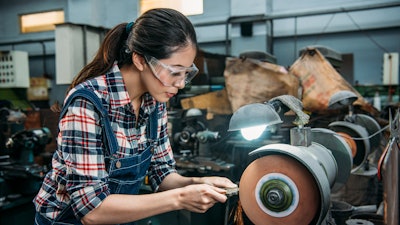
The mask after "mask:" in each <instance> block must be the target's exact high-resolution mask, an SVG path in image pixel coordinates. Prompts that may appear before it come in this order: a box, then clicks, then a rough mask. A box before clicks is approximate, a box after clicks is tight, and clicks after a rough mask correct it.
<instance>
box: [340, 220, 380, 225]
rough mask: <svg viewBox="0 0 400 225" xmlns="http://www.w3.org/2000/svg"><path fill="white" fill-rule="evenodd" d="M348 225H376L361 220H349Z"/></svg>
mask: <svg viewBox="0 0 400 225" xmlns="http://www.w3.org/2000/svg"><path fill="white" fill-rule="evenodd" d="M346 225H374V224H373V223H372V222H369V221H368V220H361V219H349V220H346Z"/></svg>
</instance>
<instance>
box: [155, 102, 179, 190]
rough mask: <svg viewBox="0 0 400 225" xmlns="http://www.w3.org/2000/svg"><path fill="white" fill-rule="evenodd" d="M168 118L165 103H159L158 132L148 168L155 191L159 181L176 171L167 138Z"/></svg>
mask: <svg viewBox="0 0 400 225" xmlns="http://www.w3.org/2000/svg"><path fill="white" fill-rule="evenodd" d="M167 124H168V118H167V110H166V108H165V104H161V107H160V108H159V114H158V129H157V131H158V134H157V140H156V146H155V149H154V155H153V158H152V160H151V164H150V168H149V180H150V184H151V187H152V189H153V191H157V190H158V188H159V186H160V184H161V182H162V181H163V180H164V178H165V177H166V176H168V175H169V174H170V173H176V172H177V171H176V169H175V160H174V156H173V151H172V148H171V144H170V142H169V138H168V130H167Z"/></svg>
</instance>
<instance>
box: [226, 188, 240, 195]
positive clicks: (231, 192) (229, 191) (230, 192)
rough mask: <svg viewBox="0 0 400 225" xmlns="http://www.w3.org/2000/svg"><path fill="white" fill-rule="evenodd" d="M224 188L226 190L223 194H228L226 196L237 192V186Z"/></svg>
mask: <svg viewBox="0 0 400 225" xmlns="http://www.w3.org/2000/svg"><path fill="white" fill-rule="evenodd" d="M225 190H226V193H225V195H226V196H228V197H230V196H234V195H238V194H239V187H234V188H227V189H225Z"/></svg>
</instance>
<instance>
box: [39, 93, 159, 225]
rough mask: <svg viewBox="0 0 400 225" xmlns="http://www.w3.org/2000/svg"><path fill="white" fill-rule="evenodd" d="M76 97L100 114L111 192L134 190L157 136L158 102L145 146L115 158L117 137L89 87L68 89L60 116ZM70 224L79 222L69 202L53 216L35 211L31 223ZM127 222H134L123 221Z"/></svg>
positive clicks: (99, 101) (148, 160) (151, 118)
mask: <svg viewBox="0 0 400 225" xmlns="http://www.w3.org/2000/svg"><path fill="white" fill-rule="evenodd" d="M76 97H83V98H86V99H87V100H89V101H90V102H92V103H93V105H94V106H95V107H96V109H97V111H98V112H99V113H100V116H101V120H102V121H101V124H102V131H103V136H104V138H103V140H104V142H105V144H106V149H107V151H106V153H105V160H106V168H109V169H108V174H109V177H108V178H106V179H108V181H107V182H108V186H109V189H110V193H111V194H137V193H138V192H139V189H140V187H141V185H142V183H143V179H144V178H145V176H146V172H147V169H148V168H149V165H150V162H151V158H152V155H153V151H154V141H155V139H156V137H157V122H158V118H157V116H158V115H157V112H158V111H157V110H158V104H157V105H156V110H155V111H153V113H151V114H150V117H149V124H148V125H147V139H148V141H149V143H150V144H149V146H148V147H147V148H146V149H145V150H144V151H143V152H141V153H137V154H135V155H132V156H129V157H125V158H115V157H114V153H115V152H116V150H117V149H118V143H117V139H116V137H115V134H114V132H113V130H112V127H111V124H110V121H109V119H108V112H107V111H106V110H105V109H104V107H103V105H102V103H101V100H100V99H99V97H98V96H97V95H96V94H95V93H94V92H92V91H90V90H88V89H79V90H77V91H75V92H74V93H72V94H71V95H70V96H69V98H68V100H67V101H66V103H65V104H64V106H63V110H62V111H61V114H60V119H61V118H62V117H63V116H64V115H65V113H66V112H67V109H68V105H69V104H70V103H71V102H72V100H73V99H74V98H76ZM61 224H63V225H71V224H79V225H80V224H81V222H80V221H79V220H77V219H76V217H75V216H74V214H73V211H72V209H71V205H68V206H67V207H66V208H65V209H63V210H62V211H61V213H60V214H59V215H58V216H57V218H56V219H55V220H54V221H52V220H50V219H48V218H46V217H45V216H43V215H41V214H40V213H38V212H37V213H36V217H35V225H61ZM127 224H135V223H134V222H133V223H127Z"/></svg>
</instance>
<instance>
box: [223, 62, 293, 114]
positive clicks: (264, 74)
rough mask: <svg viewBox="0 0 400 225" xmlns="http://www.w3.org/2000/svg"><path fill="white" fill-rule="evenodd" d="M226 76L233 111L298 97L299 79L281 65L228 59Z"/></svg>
mask: <svg viewBox="0 0 400 225" xmlns="http://www.w3.org/2000/svg"><path fill="white" fill-rule="evenodd" d="M224 77H225V86H226V90H227V93H228V99H229V101H230V103H231V107H232V112H235V111H236V110H237V109H238V108H240V107H241V106H243V105H246V104H250V103H257V102H265V101H268V100H270V99H271V98H273V97H276V96H279V95H285V94H288V95H293V96H295V97H298V88H299V80H298V78H296V77H295V76H293V75H291V74H290V73H288V71H287V70H286V69H285V68H284V67H282V66H280V65H276V64H272V63H268V62H262V61H260V60H255V59H248V58H245V59H241V58H232V57H228V58H227V59H226V66H225V71H224Z"/></svg>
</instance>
